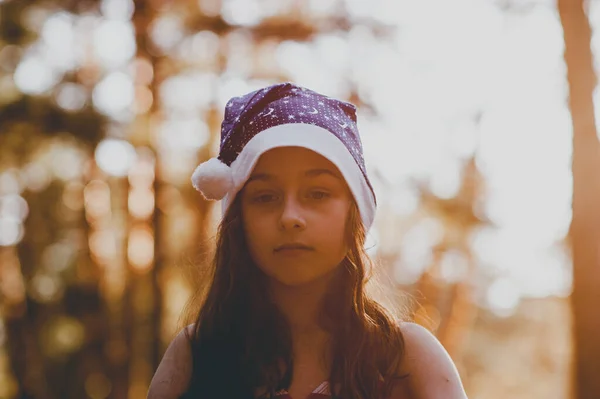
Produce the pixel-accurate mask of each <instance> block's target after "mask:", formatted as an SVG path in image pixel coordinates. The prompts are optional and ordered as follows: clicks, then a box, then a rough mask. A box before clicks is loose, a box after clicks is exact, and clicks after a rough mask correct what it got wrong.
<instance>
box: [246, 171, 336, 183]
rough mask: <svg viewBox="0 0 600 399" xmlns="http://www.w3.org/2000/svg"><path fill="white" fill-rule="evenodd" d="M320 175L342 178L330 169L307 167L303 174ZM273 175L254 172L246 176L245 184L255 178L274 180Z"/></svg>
mask: <svg viewBox="0 0 600 399" xmlns="http://www.w3.org/2000/svg"><path fill="white" fill-rule="evenodd" d="M321 175H329V176H333V177H335V178H336V179H339V180H342V177H341V176H339V175H338V174H337V173H335V172H334V171H332V170H330V169H309V170H307V171H306V172H305V173H304V176H306V177H317V176H321ZM275 179H276V178H275V176H274V175H272V174H269V173H255V174H253V175H252V176H250V177H249V178H248V181H247V182H246V184H248V183H250V182H251V181H256V180H261V181H269V180H275Z"/></svg>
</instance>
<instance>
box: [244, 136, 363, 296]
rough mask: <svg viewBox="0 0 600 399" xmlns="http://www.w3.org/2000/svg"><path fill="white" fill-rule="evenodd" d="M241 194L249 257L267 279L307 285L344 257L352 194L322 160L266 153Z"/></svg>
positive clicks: (285, 150) (291, 152) (290, 152)
mask: <svg viewBox="0 0 600 399" xmlns="http://www.w3.org/2000/svg"><path fill="white" fill-rule="evenodd" d="M240 195H241V196H242V198H241V200H242V216H243V222H244V230H245V234H246V240H247V242H248V248H249V250H250V255H251V256H252V259H253V260H254V262H255V263H256V265H257V266H258V267H259V268H260V269H261V270H262V271H263V272H264V273H265V274H266V275H267V276H269V277H270V278H271V279H274V280H275V281H277V282H279V283H281V284H284V285H287V286H299V285H302V284H306V283H310V282H313V281H316V280H317V279H319V278H322V277H325V276H327V275H330V274H331V272H333V271H334V270H335V269H336V267H337V266H338V265H339V264H340V262H341V261H342V260H343V259H344V257H345V255H346V251H347V244H346V239H345V237H346V235H345V232H346V221H347V218H348V213H349V210H350V206H351V204H352V194H351V193H350V191H349V189H348V187H347V185H346V182H345V180H344V178H343V177H342V175H341V173H340V172H339V170H338V169H337V168H336V167H335V165H333V163H331V162H330V161H329V160H327V159H326V158H324V157H323V156H321V155H319V154H317V153H315V152H313V151H311V150H308V149H305V148H301V147H281V148H275V149H272V150H269V151H267V152H265V153H264V154H263V155H262V156H261V157H260V159H259V160H258V162H257V164H256V166H255V168H254V170H253V171H252V174H251V176H250V178H249V179H248V182H247V183H246V185H245V186H244V188H243V190H242V191H241V192H240Z"/></svg>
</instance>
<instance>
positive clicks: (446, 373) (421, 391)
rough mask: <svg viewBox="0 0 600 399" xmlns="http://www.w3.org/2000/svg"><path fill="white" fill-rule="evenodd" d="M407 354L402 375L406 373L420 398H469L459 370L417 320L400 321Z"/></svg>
mask: <svg viewBox="0 0 600 399" xmlns="http://www.w3.org/2000/svg"><path fill="white" fill-rule="evenodd" d="M400 331H402V335H403V337H404V344H405V355H404V357H403V360H402V362H401V366H400V372H399V374H400V375H406V376H407V378H406V384H407V386H408V389H409V390H410V391H411V392H412V393H413V395H414V396H415V397H418V398H432V399H434V398H446V399H466V397H467V396H466V394H465V391H464V388H463V386H462V382H461V380H460V376H459V374H458V370H457V369H456V366H455V365H454V362H453V361H452V359H451V358H450V355H449V354H448V352H447V351H446V349H445V348H444V347H443V346H442V344H441V343H440V341H438V339H437V338H436V337H435V336H434V335H433V334H432V333H431V332H430V331H429V330H427V329H426V328H424V327H422V326H421V325H419V324H416V323H408V322H404V323H401V324H400Z"/></svg>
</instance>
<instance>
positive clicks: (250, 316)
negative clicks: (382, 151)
mask: <svg viewBox="0 0 600 399" xmlns="http://www.w3.org/2000/svg"><path fill="white" fill-rule="evenodd" d="M192 181H193V184H194V186H195V187H196V189H197V190H199V191H200V192H201V193H202V194H203V195H204V196H205V197H206V198H207V199H212V200H220V199H222V200H223V202H222V205H223V212H224V217H223V220H222V222H221V224H220V226H219V231H218V235H217V247H216V254H215V257H214V260H213V266H214V267H213V274H212V280H211V284H210V285H209V289H208V292H207V294H206V297H205V298H204V302H203V304H202V306H201V309H200V311H199V313H198V315H197V318H196V322H195V323H194V324H192V325H190V326H188V327H187V328H185V329H184V330H183V331H182V332H181V333H179V335H177V337H175V339H174V340H173V342H172V343H171V344H170V346H169V347H168V349H167V351H166V353H165V355H164V357H163V359H162V361H161V363H160V365H159V367H158V369H157V371H156V374H155V375H154V378H153V379H152V383H151V386H150V390H149V393H148V398H149V399H171V398H173V399H174V398H199V399H218V398H223V399H232V398H235V399H237V398H240V399H246V398H247V399H250V398H279V399H291V398H293V399H317V398H343V399H359V398H361V399H386V398H393V399H405V398H422V399H425V398H426V399H459V398H460V399H462V398H466V395H465V393H464V390H463V388H462V384H461V382H460V379H459V376H458V373H457V371H456V368H455V367H454V364H453V363H452V361H451V359H450V358H449V356H448V354H447V353H446V351H445V350H444V349H443V347H442V346H441V345H440V344H439V342H438V341H437V340H436V339H435V338H434V337H433V335H431V334H430V333H429V332H428V331H427V330H425V329H424V328H422V327H420V326H418V325H416V324H411V323H397V322H396V321H394V320H393V319H392V318H391V316H390V315H389V314H388V313H387V312H386V311H385V310H384V308H383V307H382V306H380V305H379V304H378V303H377V302H375V301H374V300H373V299H372V298H370V297H369V296H368V295H367V294H366V292H365V283H366V281H367V279H368V277H367V274H368V270H369V266H370V261H369V258H368V256H367V254H366V253H365V250H364V244H365V235H366V232H367V231H368V229H369V228H370V227H371V224H372V222H373V219H374V216H375V209H376V200H375V194H374V192H373V188H372V187H371V184H370V182H369V179H368V177H367V172H366V169H365V164H364V160H363V155H362V146H361V141H360V138H359V134H358V130H357V126H356V108H355V107H354V106H353V105H352V104H349V103H346V102H342V101H338V100H335V99H332V98H329V97H326V96H323V95H320V94H318V93H315V92H314V91H311V90H307V89H305V88H301V87H298V86H296V85H294V84H291V83H283V84H277V85H274V86H270V87H266V88H264V89H262V90H258V91H254V92H252V93H249V94H247V95H244V96H241V97H235V98H233V99H231V100H230V101H229V102H228V103H227V107H226V110H225V118H224V121H223V123H222V130H221V143H220V152H219V156H218V158H213V159H211V160H209V161H207V162H205V163H203V164H202V165H200V166H199V167H198V168H197V169H196V170H195V171H194V174H193V176H192Z"/></svg>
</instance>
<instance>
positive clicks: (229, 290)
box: [184, 195, 404, 399]
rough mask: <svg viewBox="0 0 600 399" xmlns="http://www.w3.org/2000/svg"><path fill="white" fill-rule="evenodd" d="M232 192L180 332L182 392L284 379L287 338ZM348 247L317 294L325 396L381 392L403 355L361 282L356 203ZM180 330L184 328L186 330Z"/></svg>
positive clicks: (214, 393) (287, 376)
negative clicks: (194, 308)
mask: <svg viewBox="0 0 600 399" xmlns="http://www.w3.org/2000/svg"><path fill="white" fill-rule="evenodd" d="M239 198H240V195H238V198H237V199H236V200H235V201H234V202H233V203H232V205H231V207H230V209H229V210H228V212H227V213H226V215H225V216H224V218H223V220H222V222H221V224H220V225H219V228H218V231H217V241H216V252H215V255H214V258H213V261H212V265H211V268H210V275H209V276H208V278H209V283H208V286H207V290H206V293H205V294H204V295H203V297H202V298H199V299H200V300H201V303H200V304H199V305H198V306H199V310H198V313H197V316H196V318H195V324H194V330H193V333H191V334H189V335H188V339H189V340H190V344H191V348H192V358H193V371H192V378H191V382H190V385H189V388H188V391H187V393H186V394H185V395H184V398H202V399H204V398H207V399H217V398H224V399H225V398H226V399H231V398H236V399H237V398H240V399H242V398H244V399H246V398H247V399H250V398H254V393H255V390H256V389H257V388H258V387H263V388H265V387H266V393H265V395H264V397H265V398H269V397H272V396H273V395H274V394H275V392H277V391H279V390H281V389H287V388H288V387H289V386H290V384H291V380H292V374H293V361H292V349H291V348H292V341H291V333H290V328H289V326H288V324H287V321H286V319H285V317H284V315H283V314H282V313H281V312H280V311H279V310H278V308H277V307H276V306H275V305H274V304H273V303H272V302H271V300H270V299H269V297H268V291H267V289H266V277H265V275H264V274H263V272H262V271H260V269H259V268H258V267H257V266H256V265H255V264H254V263H253V261H252V259H251V257H250V254H249V251H248V247H247V244H246V239H245V233H244V229H243V225H242V217H241V216H242V215H241V204H240V200H239ZM346 226H347V227H346V236H347V237H346V239H347V243H348V248H349V250H348V253H347V255H346V257H345V258H344V260H343V261H342V263H341V264H340V265H339V269H338V277H339V278H337V279H335V281H334V283H333V284H332V286H331V287H330V289H329V290H328V293H327V294H326V297H325V298H324V300H323V307H322V310H321V313H320V322H321V325H322V326H323V328H324V329H325V330H326V331H327V332H329V333H330V335H331V337H332V339H331V341H330V342H331V345H332V348H331V353H332V362H331V364H332V368H331V371H330V376H329V383H330V387H331V391H332V396H333V397H336V398H344V399H367V398H368V399H372V398H386V397H388V396H389V395H390V393H391V390H392V388H393V385H394V383H395V381H396V380H398V379H399V378H402V376H399V375H398V370H399V365H400V362H401V360H402V358H403V356H404V340H403V337H402V333H401V331H400V327H399V323H398V320H395V319H394V317H392V315H391V313H389V312H388V311H387V310H386V309H385V308H384V307H383V306H382V305H380V304H379V303H378V302H377V301H375V300H374V299H373V298H371V297H370V296H369V295H368V293H367V291H366V289H365V287H366V284H367V281H368V280H369V278H370V272H369V271H370V270H372V261H371V259H370V258H369V256H368V255H367V253H366V252H365V249H364V247H365V239H366V232H365V229H364V226H363V223H362V220H361V218H360V215H359V212H358V208H357V207H356V204H353V206H352V207H351V210H350V212H349V216H348V221H347V223H346ZM186 331H187V330H186Z"/></svg>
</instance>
